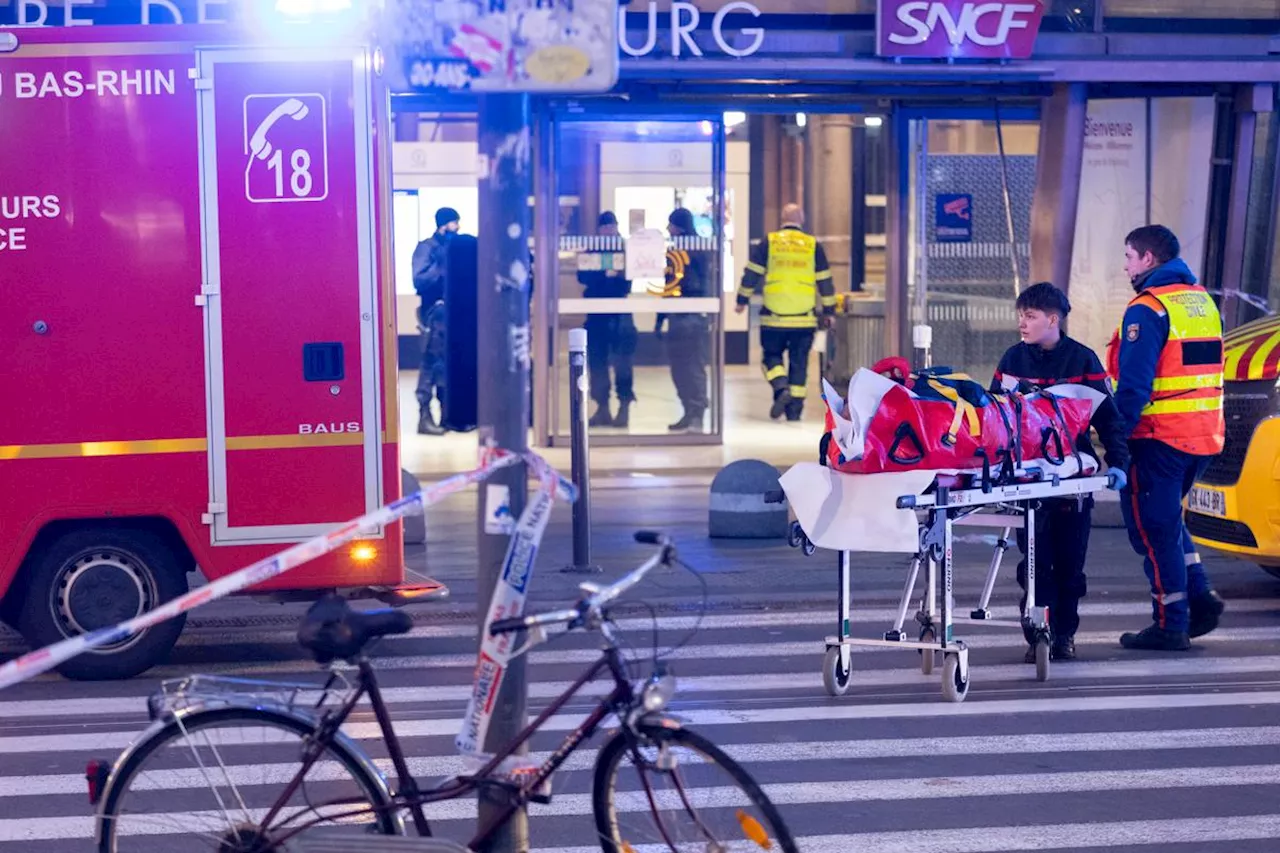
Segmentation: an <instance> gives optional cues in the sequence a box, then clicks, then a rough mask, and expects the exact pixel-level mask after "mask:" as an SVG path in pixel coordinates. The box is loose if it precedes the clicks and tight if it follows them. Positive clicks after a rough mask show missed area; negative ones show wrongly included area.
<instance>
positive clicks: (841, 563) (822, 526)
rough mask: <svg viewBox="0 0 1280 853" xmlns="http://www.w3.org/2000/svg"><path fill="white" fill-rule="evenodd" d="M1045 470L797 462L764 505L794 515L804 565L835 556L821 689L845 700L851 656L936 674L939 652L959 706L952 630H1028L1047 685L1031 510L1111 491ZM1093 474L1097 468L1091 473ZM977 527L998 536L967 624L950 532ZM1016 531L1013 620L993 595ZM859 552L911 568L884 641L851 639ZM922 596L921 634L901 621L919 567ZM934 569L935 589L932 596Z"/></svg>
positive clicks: (963, 653) (947, 688) (964, 658)
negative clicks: (807, 559)
mask: <svg viewBox="0 0 1280 853" xmlns="http://www.w3.org/2000/svg"><path fill="white" fill-rule="evenodd" d="M1053 468H1054V466H1052V465H1050V464H1043V463H1042V464H1041V465H1039V466H1031V467H1025V468H1018V469H1016V470H1012V471H1011V470H1010V469H1009V468H1008V467H1005V468H1004V469H1003V471H1001V469H995V470H992V469H990V468H988V467H986V466H984V468H983V470H982V471H981V472H977V473H973V472H957V471H906V472H892V473H884V474H865V475H858V474H845V473H841V472H838V471H834V470H832V469H831V468H829V467H826V466H825V465H819V464H815V463H801V464H799V465H796V466H794V467H792V468H791V469H790V470H788V471H787V473H786V474H784V475H783V476H782V478H781V480H780V483H781V485H782V492H781V493H775V494H774V495H771V496H769V499H771V500H774V501H776V502H782V501H784V500H785V501H786V502H788V503H789V504H790V505H791V507H792V509H793V510H794V512H795V515H796V520H795V521H794V522H792V526H791V533H790V544H791V545H792V546H793V547H799V548H801V549H802V550H803V551H804V553H805V555H806V556H811V555H812V554H813V553H814V552H815V551H816V550H817V549H818V548H823V549H826V550H834V551H836V553H837V576H838V579H837V593H838V605H837V612H836V633H835V634H833V635H831V636H828V637H827V638H826V655H825V657H824V658H823V662H822V681H823V684H824V685H825V687H826V689H827V692H828V693H829V694H831V695H832V696H840V695H843V694H844V693H845V692H846V691H848V689H849V687H850V685H851V684H852V683H853V680H854V673H853V660H852V654H851V647H853V646H879V647H886V646H887V647H894V648H902V649H918V650H919V651H920V654H921V671H922V672H923V673H924V674H925V675H929V674H931V673H932V672H933V668H934V664H935V656H936V653H938V652H941V653H942V655H943V664H942V695H943V696H944V697H945V698H946V699H948V700H950V701H952V702H962V701H964V698H965V696H967V695H968V692H969V681H970V679H969V648H968V646H967V645H966V644H965V642H964V641H963V640H960V639H957V638H956V637H955V636H954V625H955V623H956V622H957V621H971V622H981V623H984V624H987V625H997V626H1002V627H1013V628H1017V629H1019V630H1025V631H1027V632H1028V633H1029V635H1030V636H1032V637H1033V638H1034V646H1035V650H1036V655H1035V657H1036V662H1035V671H1036V678H1037V679H1038V680H1040V681H1046V680H1048V678H1049V652H1050V636H1049V612H1048V608H1047V607H1041V606H1039V605H1038V604H1037V603H1036V599H1035V588H1036V583H1035V572H1036V545H1035V541H1036V537H1035V519H1036V511H1037V508H1038V505H1039V503H1040V502H1041V501H1043V500H1045V499H1047V498H1065V497H1075V498H1078V499H1083V498H1084V496H1086V495H1089V494H1091V493H1093V492H1097V491H1101V490H1103V489H1105V488H1108V486H1109V484H1110V482H1109V478H1108V477H1106V476H1096V475H1093V476H1077V477H1064V476H1062V475H1061V474H1059V473H1057V472H1055V471H1054V470H1053ZM1092 470H1093V471H1096V470H1097V467H1096V464H1095V465H1094V466H1092ZM956 524H966V525H980V526H984V527H994V528H996V529H999V530H1001V534H1000V536H999V538H998V539H997V541H996V546H995V552H994V553H993V555H992V558H991V563H990V566H989V568H988V570H987V577H986V582H985V584H984V586H983V590H982V596H981V599H980V600H979V602H978V605H977V607H975V608H974V609H972V610H971V611H969V615H968V618H967V620H965V619H959V618H957V616H956V612H955V611H956V606H955V601H954V596H953V593H952V590H953V585H952V576H953V575H952V573H953V563H952V550H953V542H954V536H953V528H954V526H955V525H956ZM1018 524H1021V525H1022V526H1023V528H1024V530H1025V532H1026V537H1027V598H1026V605H1025V606H1024V608H1023V611H1022V613H1021V614H1020V619H1018V620H1017V621H1009V620H996V619H992V618H991V612H990V609H989V605H990V601H991V595H992V593H993V591H994V589H995V583H996V577H997V576H998V574H999V571H1000V564H1001V562H1002V560H1003V557H1004V552H1005V551H1006V550H1008V548H1009V545H1010V538H1009V537H1010V534H1011V533H1012V532H1013V530H1014V528H1015V527H1016V526H1017V525H1018ZM856 551H878V552H884V551H890V552H893V551H896V552H905V553H911V554H912V559H911V564H910V568H909V570H908V573H907V580H906V584H905V585H904V586H903V590H902V598H901V600H900V602H899V605H898V616H897V620H896V621H895V622H894V625H893V627H892V628H891V629H890V630H888V631H885V632H884V634H883V635H882V638H881V639H856V638H854V637H853V636H852V633H851V631H850V618H851V611H852V607H853V601H852V598H853V592H852V579H853V577H852V576H853V559H852V554H853V553H854V552H856ZM922 567H923V568H924V569H925V572H924V573H925V585H924V593H923V596H922V598H921V599H920V601H919V605H918V608H917V611H916V613H915V619H916V622H917V623H918V624H919V626H920V627H919V632H918V634H909V633H908V631H907V629H906V621H907V615H908V611H909V610H910V607H911V602H912V600H913V597H914V595H915V590H916V586H917V582H918V580H919V576H920V570H921V568H922ZM939 568H941V579H940V580H941V589H939Z"/></svg>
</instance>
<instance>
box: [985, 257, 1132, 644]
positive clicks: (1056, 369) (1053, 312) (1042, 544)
mask: <svg viewBox="0 0 1280 853" xmlns="http://www.w3.org/2000/svg"><path fill="white" fill-rule="evenodd" d="M1017 309H1018V332H1019V334H1020V335H1021V336H1022V342H1021V343H1018V344H1015V345H1013V346H1012V347H1010V348H1009V349H1008V351H1007V352H1005V354H1004V357H1003V358H1001V359H1000V364H999V366H998V367H997V368H996V372H995V377H994V378H993V379H992V381H991V390H992V391H1021V392H1023V393H1028V392H1031V391H1036V390H1038V389H1041V388H1050V387H1052V386H1054V385H1085V386H1087V387H1089V388H1092V389H1094V390H1095V391H1100V392H1102V393H1103V394H1105V395H1106V399H1105V400H1103V402H1102V405H1101V406H1099V407H1098V409H1097V411H1096V412H1095V413H1094V416H1093V421H1092V424H1091V425H1092V427H1093V429H1094V430H1096V431H1097V433H1098V438H1099V439H1100V440H1101V442H1102V446H1103V448H1104V460H1105V464H1106V465H1107V467H1108V468H1109V469H1110V470H1109V472H1108V473H1112V474H1116V475H1117V479H1116V485H1115V488H1116V489H1119V488H1122V487H1123V486H1124V471H1125V469H1126V468H1127V467H1128V465H1129V448H1128V444H1127V443H1126V442H1125V438H1124V432H1123V430H1122V429H1121V426H1120V412H1119V410H1118V409H1117V408H1116V404H1115V400H1114V399H1113V398H1112V396H1111V387H1110V385H1109V383H1108V382H1107V373H1106V371H1105V370H1104V369H1103V367H1102V362H1101V361H1100V360H1099V359H1098V355H1097V353H1095V352H1094V351H1093V350H1091V349H1089V347H1087V346H1085V345H1084V344H1082V343H1080V342H1079V341H1077V340H1074V339H1072V338H1069V337H1067V336H1066V335H1065V334H1063V332H1062V323H1063V321H1064V320H1066V319H1067V315H1068V314H1069V313H1071V303H1070V302H1069V301H1068V300H1067V295H1066V294H1065V293H1063V292H1062V291H1061V290H1059V289H1058V288H1057V287H1054V286H1053V285H1052V284H1051V283H1049V282H1047V281H1046V282H1040V283H1039V284H1035V285H1032V286H1031V287H1029V288H1027V289H1026V290H1024V291H1023V292H1022V293H1021V294H1019V296H1018V301H1017ZM1078 449H1079V450H1081V451H1082V452H1085V453H1088V454H1090V455H1091V456H1092V455H1094V453H1095V451H1094V448H1093V445H1092V442H1091V441H1090V440H1089V436H1088V431H1087V430H1086V431H1085V434H1084V435H1082V436H1080V445H1079V448H1078ZM1092 512H1093V497H1092V496H1091V495H1084V496H1081V497H1079V498H1074V497H1072V498H1051V499H1049V500H1046V501H1045V502H1044V504H1043V506H1042V508H1041V510H1040V511H1039V512H1038V513H1037V514H1036V544H1037V547H1036V554H1037V555H1038V556H1039V557H1040V559H1039V560H1038V561H1037V565H1036V604H1037V605H1039V606H1042V607H1043V606H1048V608H1049V630H1050V633H1051V635H1052V637H1053V647H1052V650H1051V653H1050V654H1051V657H1052V658H1053V659H1054V660H1072V659H1074V658H1075V656H1076V650H1075V633H1076V630H1077V629H1078V628H1079V626H1080V611H1079V607H1080V599H1081V598H1083V597H1084V596H1085V593H1086V591H1087V584H1086V579H1085V571H1084V564H1085V556H1086V554H1087V553H1088V550H1089V531H1090V529H1091V528H1092V524H1093V520H1092ZM1018 546H1019V547H1020V548H1021V549H1022V552H1023V554H1024V555H1025V554H1026V551H1027V543H1026V535H1025V534H1024V533H1023V532H1021V531H1019V532H1018ZM1018 585H1019V586H1020V587H1022V602H1021V604H1020V605H1019V606H1020V607H1021V606H1023V605H1025V603H1026V589H1027V561H1026V558H1025V557H1024V558H1023V559H1022V561H1021V562H1019V563H1018ZM1034 639H1035V638H1034V637H1033V636H1031V635H1030V634H1028V636H1027V642H1028V643H1029V644H1030V643H1032V641H1033V640H1034ZM1026 660H1027V662H1028V663H1034V662H1035V646H1034V645H1032V646H1031V647H1030V648H1028V649H1027V656H1026Z"/></svg>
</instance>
